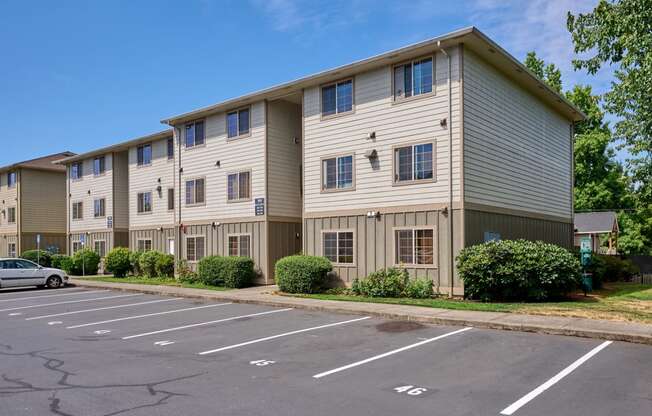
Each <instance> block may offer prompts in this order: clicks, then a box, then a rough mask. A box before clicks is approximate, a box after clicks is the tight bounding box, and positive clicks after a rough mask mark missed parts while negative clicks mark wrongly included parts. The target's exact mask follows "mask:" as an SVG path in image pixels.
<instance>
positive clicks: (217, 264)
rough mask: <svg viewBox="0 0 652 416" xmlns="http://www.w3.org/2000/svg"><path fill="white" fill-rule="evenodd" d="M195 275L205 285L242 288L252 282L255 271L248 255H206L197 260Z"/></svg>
mask: <svg viewBox="0 0 652 416" xmlns="http://www.w3.org/2000/svg"><path fill="white" fill-rule="evenodd" d="M197 275H198V279H199V281H200V282H202V283H204V284H206V285H210V286H221V285H224V286H226V287H230V288H242V287H247V286H250V285H251V284H252V282H253V280H254V278H255V277H256V272H255V271H254V261H253V260H252V259H250V258H249V257H236V256H229V257H224V256H207V257H204V258H203V259H201V260H200V261H199V265H198V266H197Z"/></svg>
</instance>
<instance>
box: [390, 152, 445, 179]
mask: <svg viewBox="0 0 652 416" xmlns="http://www.w3.org/2000/svg"><path fill="white" fill-rule="evenodd" d="M427 144H429V145H431V146H432V178H426V179H415V178H414V177H415V172H414V170H415V167H416V163H417V158H416V153H415V148H416V147H417V146H423V145H427ZM407 147H409V148H411V149H412V165H411V168H410V173H411V175H412V178H411V179H405V180H399V167H400V162H399V160H398V150H399V149H404V148H407ZM436 148H437V146H436V144H435V142H433V141H425V142H419V143H406V144H401V145H395V146H392V181H393V184H394V185H410V184H415V183H426V182H435V181H436V177H437V163H436V162H437V153H436Z"/></svg>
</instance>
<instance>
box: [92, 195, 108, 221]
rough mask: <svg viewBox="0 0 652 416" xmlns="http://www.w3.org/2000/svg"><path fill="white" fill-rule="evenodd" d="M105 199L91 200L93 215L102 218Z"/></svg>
mask: <svg viewBox="0 0 652 416" xmlns="http://www.w3.org/2000/svg"><path fill="white" fill-rule="evenodd" d="M105 208H106V200H105V199H104V198H100V199H96V200H95V201H93V216H94V217H95V218H102V217H104V215H105Z"/></svg>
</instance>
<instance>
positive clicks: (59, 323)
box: [48, 321, 63, 325]
mask: <svg viewBox="0 0 652 416" xmlns="http://www.w3.org/2000/svg"><path fill="white" fill-rule="evenodd" d="M62 323H63V322H61V321H50V322H48V325H61V324H62Z"/></svg>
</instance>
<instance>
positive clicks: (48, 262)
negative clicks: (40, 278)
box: [20, 250, 52, 267]
mask: <svg viewBox="0 0 652 416" xmlns="http://www.w3.org/2000/svg"><path fill="white" fill-rule="evenodd" d="M20 258H21V259H25V260H30V261H33V262H34V263H38V264H40V265H41V266H43V267H51V266H52V255H51V254H50V253H49V252H47V251H45V250H26V251H24V252H23V254H21V255H20Z"/></svg>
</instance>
